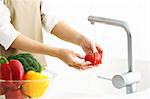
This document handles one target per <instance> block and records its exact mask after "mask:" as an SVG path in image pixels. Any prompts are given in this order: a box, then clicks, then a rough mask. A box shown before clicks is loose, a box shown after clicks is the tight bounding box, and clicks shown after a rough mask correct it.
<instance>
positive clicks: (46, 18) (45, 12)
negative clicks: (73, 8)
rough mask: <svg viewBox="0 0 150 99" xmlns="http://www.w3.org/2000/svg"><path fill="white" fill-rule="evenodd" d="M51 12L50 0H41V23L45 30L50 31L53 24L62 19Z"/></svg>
mask: <svg viewBox="0 0 150 99" xmlns="http://www.w3.org/2000/svg"><path fill="white" fill-rule="evenodd" d="M52 12H53V11H51V2H50V0H41V16H42V24H43V27H44V29H45V30H46V32H51V31H52V29H53V28H54V26H55V25H56V24H57V23H58V22H60V21H62V20H63V19H62V18H61V17H59V16H57V15H55V14H54V13H52Z"/></svg>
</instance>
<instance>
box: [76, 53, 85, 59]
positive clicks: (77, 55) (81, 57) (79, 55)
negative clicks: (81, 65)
mask: <svg viewBox="0 0 150 99" xmlns="http://www.w3.org/2000/svg"><path fill="white" fill-rule="evenodd" d="M75 55H76V57H78V58H80V59H84V57H85V56H84V55H81V54H79V53H75Z"/></svg>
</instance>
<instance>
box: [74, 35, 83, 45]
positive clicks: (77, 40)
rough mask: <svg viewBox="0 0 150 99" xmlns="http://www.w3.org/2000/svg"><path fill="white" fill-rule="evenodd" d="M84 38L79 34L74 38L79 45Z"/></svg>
mask: <svg viewBox="0 0 150 99" xmlns="http://www.w3.org/2000/svg"><path fill="white" fill-rule="evenodd" d="M84 39H85V36H83V35H79V36H78V37H77V38H76V39H75V41H76V44H77V45H79V46H81V45H82V44H81V43H82V42H83V40H84ZM81 47H82V46H81Z"/></svg>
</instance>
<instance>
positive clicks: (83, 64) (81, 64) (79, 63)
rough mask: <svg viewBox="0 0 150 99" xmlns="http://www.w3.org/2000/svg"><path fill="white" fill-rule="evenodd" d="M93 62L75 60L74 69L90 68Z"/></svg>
mask: <svg viewBox="0 0 150 99" xmlns="http://www.w3.org/2000/svg"><path fill="white" fill-rule="evenodd" d="M90 64H91V62H89V61H87V62H83V61H81V60H77V59H75V58H74V59H73V63H72V67H76V68H77V69H82V67H83V68H84V67H89V68H90Z"/></svg>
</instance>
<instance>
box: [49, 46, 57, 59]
mask: <svg viewBox="0 0 150 99" xmlns="http://www.w3.org/2000/svg"><path fill="white" fill-rule="evenodd" d="M47 55H49V56H53V57H59V55H60V48H56V47H48V51H47Z"/></svg>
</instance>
